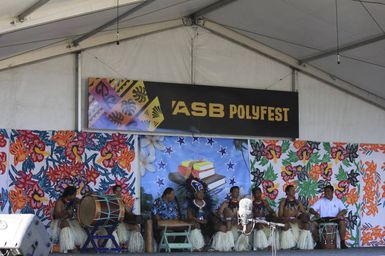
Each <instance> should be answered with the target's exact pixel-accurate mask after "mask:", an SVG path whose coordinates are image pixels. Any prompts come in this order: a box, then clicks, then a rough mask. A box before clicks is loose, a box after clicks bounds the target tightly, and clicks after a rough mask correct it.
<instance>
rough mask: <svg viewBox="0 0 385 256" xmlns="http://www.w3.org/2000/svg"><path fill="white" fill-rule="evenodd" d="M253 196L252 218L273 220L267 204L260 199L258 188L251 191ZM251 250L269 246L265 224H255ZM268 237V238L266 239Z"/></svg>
mask: <svg viewBox="0 0 385 256" xmlns="http://www.w3.org/2000/svg"><path fill="white" fill-rule="evenodd" d="M252 194H253V216H254V218H255V219H260V220H267V221H272V220H273V218H275V217H276V216H275V213H274V211H273V210H272V209H271V207H270V205H269V203H268V202H267V201H266V200H264V199H262V190H261V189H260V188H259V187H254V188H253V189H252ZM254 229H255V231H254V240H253V248H254V250H256V249H265V248H267V247H268V246H269V245H271V242H272V241H270V229H269V227H268V226H267V225H266V224H262V223H256V224H255V227H254ZM267 235H269V237H267Z"/></svg>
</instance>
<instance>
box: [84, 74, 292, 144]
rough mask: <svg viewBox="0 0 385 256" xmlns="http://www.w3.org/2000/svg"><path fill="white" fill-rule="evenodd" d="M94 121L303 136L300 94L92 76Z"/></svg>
mask: <svg viewBox="0 0 385 256" xmlns="http://www.w3.org/2000/svg"><path fill="white" fill-rule="evenodd" d="M89 127H90V128H96V129H112V130H129V131H152V132H168V133H174V134H175V133H189V134H197V133H203V134H226V135H246V136H267V137H290V138H297V137H298V94H297V93H294V92H284V91H268V90H253V89H241V88H229V87H217V86H202V85H186V84H171V83H159V82H144V81H135V80H116V79H107V78H90V79H89Z"/></svg>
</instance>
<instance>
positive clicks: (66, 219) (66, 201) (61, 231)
mask: <svg viewBox="0 0 385 256" xmlns="http://www.w3.org/2000/svg"><path fill="white" fill-rule="evenodd" d="M76 203H77V199H76V188H75V187H73V186H69V187H66V188H65V189H64V191H63V194H62V196H61V197H60V198H59V199H58V200H57V201H56V202H55V208H54V212H53V215H52V219H53V220H52V222H51V230H52V238H53V241H56V242H57V241H59V244H60V252H63V253H67V252H74V251H77V249H78V248H80V247H81V246H83V244H84V243H85V241H86V239H87V234H86V232H85V231H84V229H83V228H82V227H81V226H80V224H79V222H78V220H77V219H76V214H75V209H76Z"/></svg>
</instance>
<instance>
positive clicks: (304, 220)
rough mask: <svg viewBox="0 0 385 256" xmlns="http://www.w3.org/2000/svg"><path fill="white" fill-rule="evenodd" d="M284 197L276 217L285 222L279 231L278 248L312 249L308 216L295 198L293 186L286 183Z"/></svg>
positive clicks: (312, 241)
mask: <svg viewBox="0 0 385 256" xmlns="http://www.w3.org/2000/svg"><path fill="white" fill-rule="evenodd" d="M285 192H286V198H284V199H282V201H281V202H280V204H279V213H278V217H279V218H280V220H281V221H282V222H283V223H284V224H285V228H284V229H283V230H282V232H281V237H280V238H281V244H280V248H282V249H290V248H293V247H297V248H299V249H314V245H313V243H314V240H313V237H312V234H311V231H310V228H311V225H310V218H309V215H308V214H307V212H306V210H305V208H304V206H303V204H302V203H301V202H300V201H299V200H297V199H296V198H295V188H294V186H293V185H288V186H287V187H286V189H285Z"/></svg>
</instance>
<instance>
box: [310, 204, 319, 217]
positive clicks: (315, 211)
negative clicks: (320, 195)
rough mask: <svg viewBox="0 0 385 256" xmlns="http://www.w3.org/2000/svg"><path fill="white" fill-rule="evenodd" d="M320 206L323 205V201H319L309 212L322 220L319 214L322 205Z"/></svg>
mask: <svg viewBox="0 0 385 256" xmlns="http://www.w3.org/2000/svg"><path fill="white" fill-rule="evenodd" d="M320 204H321V201H320V200H318V201H317V202H316V203H315V204H314V205H313V206H312V207H311V208H310V210H309V212H310V213H311V214H314V216H316V218H320V217H321V215H320V213H319V211H320V210H321V205H320Z"/></svg>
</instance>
